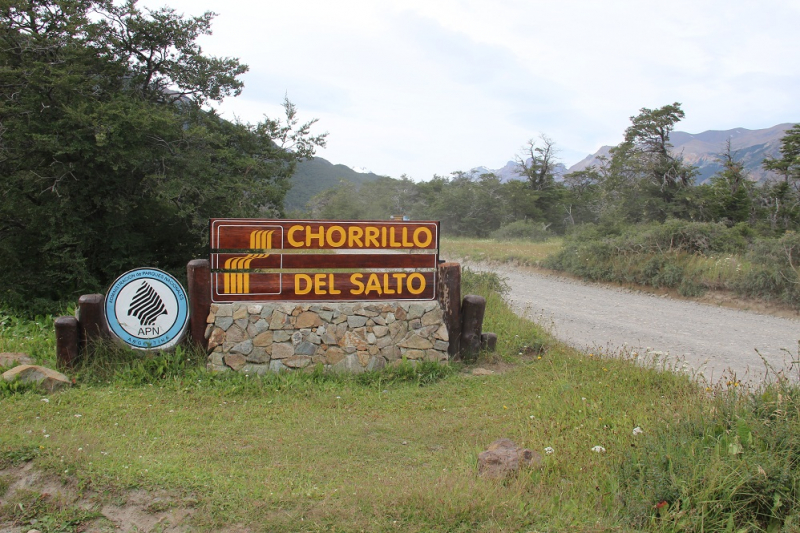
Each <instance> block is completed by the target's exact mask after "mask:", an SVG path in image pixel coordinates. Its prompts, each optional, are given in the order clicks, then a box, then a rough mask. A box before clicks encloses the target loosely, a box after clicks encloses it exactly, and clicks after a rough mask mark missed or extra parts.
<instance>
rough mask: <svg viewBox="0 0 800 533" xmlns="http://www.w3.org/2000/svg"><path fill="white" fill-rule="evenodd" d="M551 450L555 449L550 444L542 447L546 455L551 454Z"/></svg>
mask: <svg viewBox="0 0 800 533" xmlns="http://www.w3.org/2000/svg"><path fill="white" fill-rule="evenodd" d="M553 452H555V450H554V449H553V448H551V447H550V446H548V447H547V448H545V449H544V453H546V454H547V455H552V454H553Z"/></svg>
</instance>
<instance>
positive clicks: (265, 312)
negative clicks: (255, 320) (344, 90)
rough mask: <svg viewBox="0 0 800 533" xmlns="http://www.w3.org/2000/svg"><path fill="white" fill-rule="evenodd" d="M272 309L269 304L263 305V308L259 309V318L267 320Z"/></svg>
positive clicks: (270, 315)
mask: <svg viewBox="0 0 800 533" xmlns="http://www.w3.org/2000/svg"><path fill="white" fill-rule="evenodd" d="M273 311H274V309H273V308H272V307H269V306H264V309H262V310H261V318H263V319H264V320H269V319H270V318H271V317H272V312H273Z"/></svg>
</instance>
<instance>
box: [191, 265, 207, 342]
mask: <svg viewBox="0 0 800 533" xmlns="http://www.w3.org/2000/svg"><path fill="white" fill-rule="evenodd" d="M186 279H187V281H188V284H189V288H188V289H189V290H188V292H189V305H190V306H191V307H190V312H189V332H190V333H191V335H192V340H193V341H194V342H195V343H196V344H199V345H200V346H202V347H203V349H206V348H207V346H208V340H207V339H206V318H208V313H210V312H211V264H210V263H209V262H208V259H193V260H191V261H189V264H187V265H186Z"/></svg>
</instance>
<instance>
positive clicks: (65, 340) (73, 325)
mask: <svg viewBox="0 0 800 533" xmlns="http://www.w3.org/2000/svg"><path fill="white" fill-rule="evenodd" d="M55 325H56V361H57V362H58V366H59V367H61V368H72V367H73V365H74V364H75V361H77V360H78V354H79V353H80V352H79V351H78V347H79V345H80V333H79V324H78V319H77V318H75V317H74V316H60V317H58V318H56V321H55Z"/></svg>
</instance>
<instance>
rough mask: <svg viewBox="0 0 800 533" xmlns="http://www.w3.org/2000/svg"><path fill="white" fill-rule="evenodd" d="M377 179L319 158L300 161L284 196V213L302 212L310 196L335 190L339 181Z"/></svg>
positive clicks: (363, 181) (372, 174) (362, 181)
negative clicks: (290, 185)
mask: <svg viewBox="0 0 800 533" xmlns="http://www.w3.org/2000/svg"><path fill="white" fill-rule="evenodd" d="M379 177H380V176H378V175H377V174H374V173H372V172H368V173H362V172H356V171H355V170H353V169H352V168H350V167H348V166H345V165H334V164H333V163H331V162H330V161H328V160H327V159H323V158H321V157H315V158H313V159H309V160H306V161H302V162H300V163H298V165H297V170H295V173H294V175H293V176H292V188H291V189H290V190H289V192H288V193H287V194H286V200H285V202H284V206H285V208H286V212H287V213H289V212H291V211H293V210H302V209H303V208H305V205H306V202H308V200H309V199H311V197H312V196H314V195H315V194H319V193H321V192H322V191H325V190H327V189H333V188H336V187H337V186H338V185H339V182H340V181H341V180H346V181H351V182H353V183H356V184H361V183H365V182H368V181H375V180H376V179H378V178H379Z"/></svg>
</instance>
